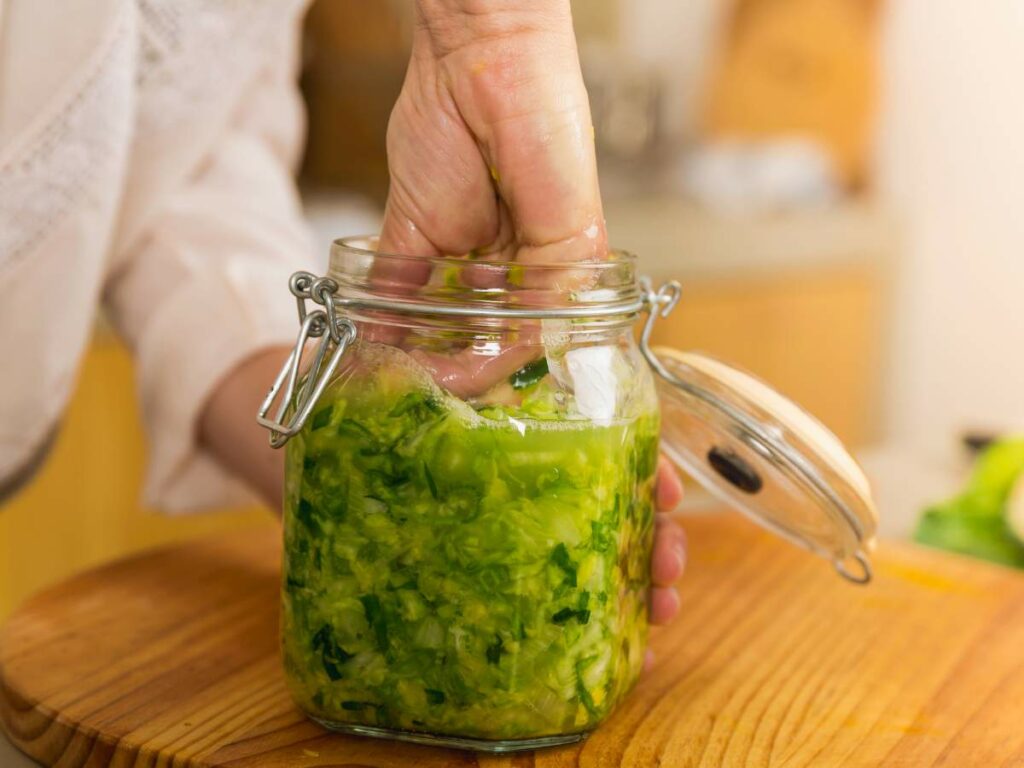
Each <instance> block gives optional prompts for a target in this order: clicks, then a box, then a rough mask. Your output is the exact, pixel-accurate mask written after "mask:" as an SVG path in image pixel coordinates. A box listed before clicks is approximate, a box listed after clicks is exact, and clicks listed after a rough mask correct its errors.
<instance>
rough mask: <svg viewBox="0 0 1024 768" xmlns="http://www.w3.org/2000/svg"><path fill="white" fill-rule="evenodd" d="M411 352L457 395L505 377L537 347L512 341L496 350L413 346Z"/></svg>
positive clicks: (471, 393) (477, 391)
mask: <svg viewBox="0 0 1024 768" xmlns="http://www.w3.org/2000/svg"><path fill="white" fill-rule="evenodd" d="M411 355H412V357H413V359H414V360H416V362H418V363H419V364H420V365H422V366H423V367H424V368H426V369H427V371H429V372H430V375H431V376H432V377H433V378H434V381H436V382H437V383H438V384H439V385H441V386H442V387H444V388H445V389H447V390H448V391H449V392H451V393H452V394H453V395H455V396H456V397H461V398H467V397H473V396H475V395H480V394H482V393H484V392H486V391H487V390H488V389H490V388H491V387H492V386H494V385H495V384H497V383H498V382H499V381H501V380H502V379H507V378H508V377H509V376H511V375H512V374H513V373H515V372H516V371H518V370H519V369H520V368H522V367H523V366H524V365H526V364H527V363H529V362H532V361H533V360H534V359H535V358H536V357H537V356H538V350H537V347H536V346H533V345H514V346H508V347H502V348H500V349H499V350H497V351H496V352H488V351H487V350H486V348H485V350H480V349H477V348H475V347H467V348H466V349H463V350H461V351H460V352H456V353H454V354H442V353H437V352H424V351H422V350H414V351H413V352H412V353H411Z"/></svg>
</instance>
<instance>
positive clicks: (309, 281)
mask: <svg viewBox="0 0 1024 768" xmlns="http://www.w3.org/2000/svg"><path fill="white" fill-rule="evenodd" d="M288 288H289V289H290V290H291V292H292V295H293V296H295V301H296V303H297V305H298V310H299V323H300V327H299V336H298V338H297V339H296V341H295V347H294V348H293V349H292V351H291V354H289V355H288V359H287V360H285V362H284V365H283V366H282V367H281V371H280V373H278V374H277V378H276V379H275V380H274V384H273V386H271V388H270V392H268V393H267V396H266V398H265V399H264V400H263V402H262V403H261V404H260V409H259V411H258V413H257V414H256V421H257V422H258V423H259V424H260V425H261V426H263V427H266V428H267V429H269V430H270V445H271V446H272V447H274V448H280V447H281V446H283V445H284V444H285V443H287V442H288V440H289V438H291V437H292V435H294V434H296V433H297V432H298V431H299V430H301V429H302V426H303V424H305V423H306V419H307V418H309V413H310V411H312V410H313V406H314V405H316V401H317V400H319V399H320V395H321V394H323V391H324V388H325V387H326V386H327V382H328V381H330V380H331V376H332V375H333V374H334V371H335V369H337V367H338V363H339V362H340V361H341V357H342V355H344V354H345V350H346V349H347V348H348V345H349V344H351V343H352V342H353V341H354V340H355V338H356V326H355V324H354V323H353V322H352V321H351V320H349V319H348V318H347V317H339V316H338V313H337V310H336V308H335V306H334V292H335V291H336V290H337V289H338V286H337V284H336V283H335V282H334V281H333V280H331V279H329V278H326V277H322V278H317V277H316V276H315V275H312V274H310V273H309V272H296V273H295V274H294V275H292V276H291V279H290V280H289V281H288ZM307 299H308V300H312V301H313V302H315V303H317V304H320V305H321V306H323V309H317V310H314V311H312V312H307V311H306V301H307ZM317 338H319V339H320V341H319V342H318V343H317V345H316V350H315V351H314V352H313V363H312V365H311V366H310V368H309V371H308V373H307V375H306V379H305V381H304V382H303V384H302V388H301V389H300V390H299V392H298V393H296V392H295V387H296V384H297V383H298V380H299V370H300V368H301V364H302V358H303V353H304V352H305V351H306V344H307V342H309V340H310V339H317ZM332 344H333V345H334V351H333V352H331V353H330V357H329V358H328V348H329V347H330V346H331V345H332ZM325 359H327V365H326V367H325V366H324V360H325ZM282 387H284V394H283V395H282V396H281V398H280V401H281V402H280V404H279V405H278V407H277V413H275V414H274V417H273V418H269V417H268V416H267V414H268V413H269V412H270V409H271V408H272V407H273V405H274V401H275V400H277V399H278V394H280V393H281V389H282ZM290 407H291V408H290ZM289 408H290V409H291V411H292V413H291V416H290V417H289V418H288V420H287V421H285V420H284V419H285V416H286V415H287V414H288V411H289Z"/></svg>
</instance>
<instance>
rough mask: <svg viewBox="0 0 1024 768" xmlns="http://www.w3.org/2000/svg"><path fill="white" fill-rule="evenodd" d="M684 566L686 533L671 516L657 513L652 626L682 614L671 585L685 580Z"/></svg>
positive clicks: (650, 614)
mask: <svg viewBox="0 0 1024 768" xmlns="http://www.w3.org/2000/svg"><path fill="white" fill-rule="evenodd" d="M685 567H686V533H685V532H684V531H683V529H682V526H680V525H679V523H677V522H676V521H675V520H673V519H672V518H671V517H670V516H669V515H667V514H665V513H658V515H657V517H656V518H655V524H654V549H653V551H652V553H651V582H652V587H651V596H650V605H649V617H650V621H651V623H652V624H667V623H669V622H670V621H672V620H673V619H674V618H675V617H676V615H677V614H678V613H679V592H678V591H677V590H676V588H675V587H674V586H672V585H673V584H675V583H676V582H677V581H679V579H680V578H681V577H682V575H683V570H684V569H685Z"/></svg>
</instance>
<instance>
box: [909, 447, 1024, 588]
mask: <svg viewBox="0 0 1024 768" xmlns="http://www.w3.org/2000/svg"><path fill="white" fill-rule="evenodd" d="M1022 474H1024V439H1019V438H1018V439H1015V440H1004V441H1001V442H998V443H994V444H993V445H991V446H990V447H988V448H987V449H985V451H984V452H983V453H982V454H981V456H979V457H978V461H977V464H976V465H975V467H974V471H973V473H972V475H971V479H970V480H969V481H968V484H967V487H966V488H965V489H964V490H963V492H962V493H960V494H959V495H958V496H956V497H954V498H952V499H950V500H948V501H946V502H943V503H941V504H936V505H934V506H932V507H930V508H928V509H926V510H925V511H924V513H923V514H922V516H921V519H920V521H919V522H918V525H917V530H916V531H915V532H914V539H915V540H916V541H918V542H920V543H922V544H927V545H929V546H933V547H938V548H939V549H946V550H949V551H952V552H958V553H960V554H963V555H971V556H973V557H978V558H981V559H982V560H989V561H991V562H994V563H1001V564H1003V565H1010V566H1015V567H1017V568H1024V544H1022V543H1021V542H1020V541H1019V540H1018V539H1017V538H1015V537H1014V535H1013V533H1012V532H1011V531H1010V527H1009V526H1008V524H1007V520H1006V505H1007V500H1008V498H1009V495H1010V491H1011V489H1012V488H1013V484H1014V482H1015V481H1017V479H1018V478H1019V477H1020V476H1021V475H1022Z"/></svg>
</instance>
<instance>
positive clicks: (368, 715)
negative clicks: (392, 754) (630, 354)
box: [282, 345, 658, 739]
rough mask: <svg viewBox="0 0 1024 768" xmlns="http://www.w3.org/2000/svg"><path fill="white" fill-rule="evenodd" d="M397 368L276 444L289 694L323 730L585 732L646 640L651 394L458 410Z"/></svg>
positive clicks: (343, 393) (338, 396)
mask: <svg viewBox="0 0 1024 768" xmlns="http://www.w3.org/2000/svg"><path fill="white" fill-rule="evenodd" d="M357 347H358V345H357ZM394 354H395V355H401V354H402V353H398V352H395V353H394ZM403 365H404V366H405V367H404V368H403V367H401V366H398V365H393V366H392V365H379V366H376V367H374V366H367V368H366V370H365V371H363V372H362V373H360V374H358V375H350V376H344V377H340V378H339V379H338V382H336V383H335V384H334V385H333V386H331V387H329V388H328V390H327V391H326V392H325V393H324V395H323V397H322V398H321V400H320V402H319V403H318V404H317V407H316V409H315V410H314V413H313V414H312V417H311V419H310V420H309V422H308V424H309V426H308V427H307V428H306V429H304V430H303V431H302V432H301V433H300V434H299V435H297V436H296V437H294V438H293V439H292V440H291V441H290V442H289V444H288V448H287V462H288V475H287V487H286V515H285V557H284V578H283V585H284V586H283V605H284V611H283V619H282V635H283V649H284V658H285V669H286V672H287V678H288V682H289V686H290V688H291V690H292V692H293V694H294V695H295V697H296V699H297V700H298V702H299V703H300V705H301V706H302V707H303V708H304V709H306V710H307V711H309V712H311V713H312V714H314V715H315V716H316V717H318V718H320V719H322V720H326V721H333V722H335V723H348V724H363V725H372V726H378V727H385V728H394V729H406V730H418V731H426V732H430V733H435V734H447V735H459V736H465V737H472V738H484V739H515V738H533V737H537V736H544V735H552V734H563V733H574V732H579V731H585V730H589V729H591V728H593V727H594V726H595V725H596V724H597V723H598V722H599V721H600V720H601V719H603V718H604V717H605V716H607V714H608V713H609V712H610V711H611V709H612V708H613V707H614V706H615V704H616V703H617V702H618V701H619V700H620V699H621V697H622V696H623V695H624V694H625V693H626V691H627V690H628V689H629V688H630V687H631V686H632V684H633V682H634V681H635V679H636V677H637V675H638V674H639V671H640V667H641V665H642V661H643V652H644V647H645V645H646V635H647V608H646V604H647V603H646V600H647V589H648V586H649V576H648V573H649V568H648V563H649V556H650V546H651V537H652V534H653V511H652V495H653V475H654V468H655V464H656V461H657V441H658V419H657V414H656V410H655V408H654V405H653V403H654V398H653V395H652V396H651V397H650V398H649V399H647V400H643V399H641V400H640V401H639V402H640V403H641V404H642V407H639V406H638V413H637V414H636V415H635V416H634V417H632V418H629V419H623V420H621V421H615V422H612V423H608V424H595V423H592V422H590V421H587V420H582V419H577V420H571V419H568V418H567V417H566V415H565V411H564V409H563V410H562V411H561V412H559V411H558V410H557V409H556V408H554V406H552V408H551V409H549V410H544V409H541V412H542V413H544V418H537V417H535V416H534V415H533V412H532V411H531V409H530V407H528V406H523V405H519V406H517V405H503V406H500V407H488V408H486V409H483V410H482V411H480V412H477V411H475V410H474V409H473V408H472V407H470V406H469V405H468V404H467V403H465V402H462V401H459V400H456V399H455V398H453V397H451V396H449V395H447V394H444V393H442V392H441V391H440V390H438V389H437V388H436V387H434V386H433V385H432V384H430V383H428V384H423V383H416V381H417V378H416V375H414V374H415V372H410V370H409V369H408V365H409V363H408V361H407V358H406V361H405V362H404V363H403ZM534 375H536V371H535V372H534ZM421 379H422V377H421ZM537 381H539V379H537ZM535 383H536V381H535ZM538 386H542V387H546V386H548V385H546V384H544V385H538ZM531 391H533V390H531ZM537 396H538V397H545V398H549V399H550V393H547V394H544V393H538V394H537ZM523 402H524V403H525V402H526V401H525V400H524V401H523ZM322 412H327V413H328V414H329V415H328V416H327V417H321V418H320V419H318V416H319V414H320V413H322ZM485 414H491V415H492V416H493V418H488V417H487V416H486V415H485ZM316 424H320V426H319V427H317V428H314V425H316Z"/></svg>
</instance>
